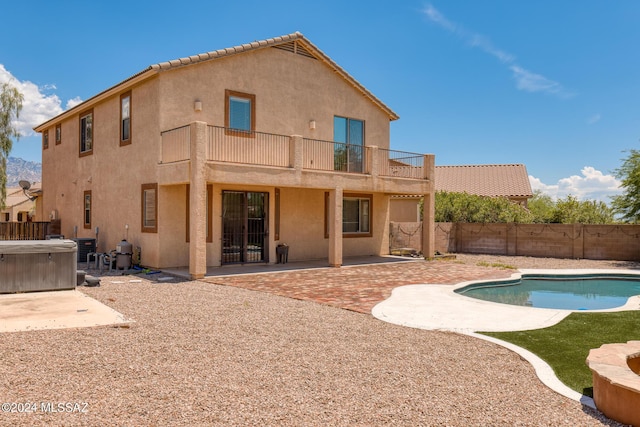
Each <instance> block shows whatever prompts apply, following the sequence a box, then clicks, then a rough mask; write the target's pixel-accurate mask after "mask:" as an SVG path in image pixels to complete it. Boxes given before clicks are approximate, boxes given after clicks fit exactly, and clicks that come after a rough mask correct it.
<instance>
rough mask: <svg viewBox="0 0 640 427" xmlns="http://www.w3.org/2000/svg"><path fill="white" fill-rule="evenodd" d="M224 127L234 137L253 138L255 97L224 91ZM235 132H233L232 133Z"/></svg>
mask: <svg viewBox="0 0 640 427" xmlns="http://www.w3.org/2000/svg"><path fill="white" fill-rule="evenodd" d="M224 117H225V127H226V128H227V129H228V132H231V133H233V134H236V135H241V136H243V135H242V134H245V135H246V136H253V135H252V132H253V131H255V127H256V123H255V121H256V96H255V95H251V94H248V93H242V92H235V91H232V90H226V91H225V114H224ZM234 131H235V132H234Z"/></svg>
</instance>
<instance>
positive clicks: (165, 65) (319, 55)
mask: <svg viewBox="0 0 640 427" xmlns="http://www.w3.org/2000/svg"><path fill="white" fill-rule="evenodd" d="M292 42H295V43H299V44H300V45H301V46H302V49H303V50H304V52H305V53H302V54H303V55H305V56H309V57H313V58H315V59H318V60H320V61H322V62H324V63H325V64H326V65H327V66H328V67H329V68H331V69H332V70H333V71H334V72H335V73H337V74H338V75H339V76H341V77H342V78H343V79H344V80H346V81H347V83H349V84H350V85H351V86H353V87H354V88H355V89H356V90H358V91H359V92H360V93H362V95H364V96H365V97H366V98H368V99H369V100H370V101H371V102H373V103H374V104H376V105H377V106H378V107H379V108H380V109H381V110H382V111H384V112H385V113H386V114H387V115H388V116H389V120H397V119H399V118H400V116H398V115H397V114H396V113H395V112H393V110H391V108H389V107H388V106H387V105H385V104H384V103H383V102H382V101H381V100H379V99H378V98H376V96H375V95H373V94H372V93H371V92H369V90H367V88H365V87H364V86H363V85H362V84H360V82H358V81H357V80H356V79H355V78H353V77H352V76H351V75H350V74H349V73H347V72H346V71H345V70H344V69H343V68H342V67H340V66H339V65H338V64H337V63H335V62H334V61H333V60H332V59H331V58H329V56H327V55H326V54H325V53H324V52H322V51H321V50H320V49H318V48H317V47H316V46H315V45H314V44H313V43H311V42H310V41H309V40H308V39H307V38H305V37H304V36H303V35H302V34H301V33H299V32H295V33H292V34H287V35H284V36H279V37H273V38H270V39H266V40H259V41H254V42H252V43H245V44H243V45H239V46H234V47H229V48H226V49H219V50H214V51H211V52H206V53H201V54H198V55H192V56H189V57H184V58H178V59H174V60H171V61H166V62H160V63H158V64H153V65H150V66H149V67H147V68H145V69H144V70H142V71H140V72H138V73H136V74H134V75H133V76H131V77H129V78H127V79H125V80H123V81H121V82H120V83H118V84H116V85H114V86H112V87H110V88H108V89H106V90H104V91H102V92H100V93H99V94H97V95H95V96H93V97H91V98H89V99H87V100H86V101H84V102H82V103H80V104H78V105H76V106H75V107H73V108H71V109H69V110H67V111H65V112H63V113H61V114H60V115H58V116H56V117H53V118H52V119H50V120H47V121H46V122H44V123H42V124H40V125H38V126H36V127H35V128H34V130H35V131H36V132H41V131H42V130H44V129H46V128H47V127H49V126H50V125H52V124H53V122H54V121H57V120H58V119H60V118H64V117H66V116H69V115H71V114H73V113H75V112H76V111H80V110H82V109H85V108H88V107H89V105H91V104H93V103H95V102H97V101H99V100H101V99H103V98H104V97H106V96H111V94H112V93H114V92H117V91H119V90H122V88H123V87H125V86H128V85H133V84H135V83H137V82H139V81H140V80H141V79H142V80H144V79H146V78H147V77H145V75H155V74H157V73H159V72H162V71H167V70H171V69H174V68H177V67H184V66H187V65H192V64H197V63H199V62H204V61H210V60H215V59H219V58H225V57H228V56H231V55H235V54H239V53H244V52H249V51H252V50H257V49H264V48H268V47H277V46H283V45H287V44H290V43H292Z"/></svg>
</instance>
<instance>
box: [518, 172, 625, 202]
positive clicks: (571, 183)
mask: <svg viewBox="0 0 640 427" xmlns="http://www.w3.org/2000/svg"><path fill="white" fill-rule="evenodd" d="M580 172H581V173H582V175H581V176H579V175H571V176H570V177H568V178H562V179H560V180H559V181H558V182H557V183H556V184H545V183H543V182H542V181H541V180H540V179H538V178H536V177H534V176H532V175H529V182H530V183H531V188H532V189H533V190H534V191H536V190H540V191H542V193H544V194H547V195H549V196H551V197H553V198H554V199H557V198H564V197H567V196H569V195H572V196H575V197H577V198H578V199H579V200H598V201H602V202H606V203H608V202H609V198H610V197H611V196H615V195H618V194H620V193H621V191H622V190H621V188H620V181H618V180H617V179H616V178H615V177H614V176H613V175H605V174H603V173H602V172H600V171H599V170H597V169H595V168H594V167H592V166H585V167H584V168H582V170H581V171H580Z"/></svg>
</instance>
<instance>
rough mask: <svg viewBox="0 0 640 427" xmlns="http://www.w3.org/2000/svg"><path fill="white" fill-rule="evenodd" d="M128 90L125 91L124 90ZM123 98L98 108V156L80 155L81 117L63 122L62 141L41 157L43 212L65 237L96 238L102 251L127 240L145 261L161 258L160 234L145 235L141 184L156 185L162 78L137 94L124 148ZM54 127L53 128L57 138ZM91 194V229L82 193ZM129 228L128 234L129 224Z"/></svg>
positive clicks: (95, 124) (95, 145) (95, 129)
mask: <svg viewBox="0 0 640 427" xmlns="http://www.w3.org/2000/svg"><path fill="white" fill-rule="evenodd" d="M123 92H124V91H123ZM119 95H120V94H117V95H115V96H112V97H110V98H109V99H107V100H106V101H104V102H102V103H100V104H98V105H95V106H93V132H94V134H93V154H92V155H88V156H84V157H79V115H75V116H72V117H71V118H69V119H67V120H65V121H63V122H62V127H61V129H62V143H61V144H59V145H56V144H55V141H51V142H50V144H49V148H48V149H46V150H43V153H42V176H43V210H44V216H45V217H46V218H47V219H48V218H49V217H50V215H51V212H52V211H55V212H56V215H57V217H58V218H60V220H61V232H62V234H64V235H65V236H66V237H74V227H77V237H95V236H96V234H95V228H96V227H99V232H100V233H99V238H98V251H101V252H107V251H109V250H112V249H115V247H116V245H117V243H118V242H119V241H120V240H121V239H123V238H125V237H128V241H130V242H131V243H132V244H133V245H134V246H140V247H141V248H142V257H143V260H144V261H149V263H150V264H151V265H153V264H156V263H157V260H158V253H157V243H156V241H157V235H155V234H153V235H150V234H148V233H141V231H140V229H141V226H140V223H141V214H140V210H141V209H140V206H141V201H140V193H141V184H143V183H153V182H156V181H157V177H156V176H157V168H156V165H157V162H158V159H159V151H158V148H157V147H159V144H160V135H159V131H158V129H159V127H158V124H157V123H158V114H157V110H158V105H157V99H158V97H157V80H156V79H152V80H150V81H147V82H146V83H145V84H143V85H140V86H137V87H134V88H133V90H132V119H131V121H132V131H131V135H132V144H130V145H125V146H120V134H119V119H120V97H119ZM54 132H55V125H54V126H53V127H51V128H50V130H49V133H50V135H54ZM85 191H91V197H92V218H91V229H85V228H84V226H83V224H84V222H83V195H84V192H85ZM127 224H128V225H129V229H128V231H127V230H126V228H125V226H126V225H127Z"/></svg>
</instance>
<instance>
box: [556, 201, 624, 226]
mask: <svg viewBox="0 0 640 427" xmlns="http://www.w3.org/2000/svg"><path fill="white" fill-rule="evenodd" d="M549 222H555V223H562V224H611V223H613V222H614V215H613V209H612V208H610V207H609V206H607V204H606V203H604V202H598V201H595V200H584V201H580V200H578V198H577V197H575V196H571V195H569V196H567V197H566V198H564V199H558V201H557V202H556V203H555V207H554V209H553V210H552V212H551V217H550V221H549Z"/></svg>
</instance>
